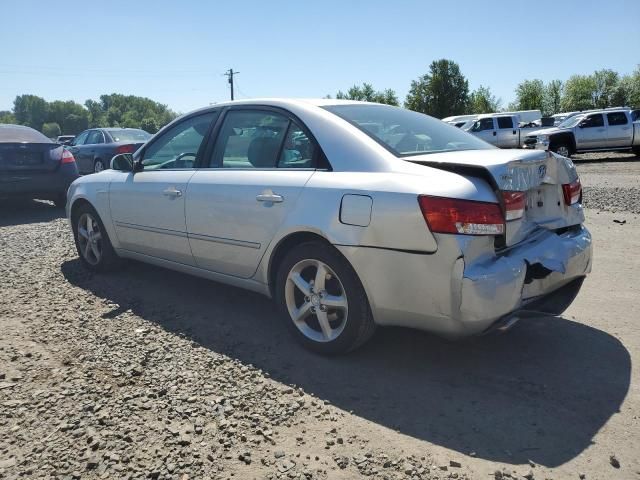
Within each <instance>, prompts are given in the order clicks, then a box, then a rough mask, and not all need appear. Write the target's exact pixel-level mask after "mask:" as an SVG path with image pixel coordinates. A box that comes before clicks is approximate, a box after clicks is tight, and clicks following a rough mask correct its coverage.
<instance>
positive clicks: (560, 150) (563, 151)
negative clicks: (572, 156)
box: [556, 145, 569, 158]
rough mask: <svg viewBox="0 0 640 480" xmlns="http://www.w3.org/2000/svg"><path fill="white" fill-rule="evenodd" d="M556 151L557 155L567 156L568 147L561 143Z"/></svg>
mask: <svg viewBox="0 0 640 480" xmlns="http://www.w3.org/2000/svg"><path fill="white" fill-rule="evenodd" d="M556 153H557V154H558V155H562V156H563V157H567V158H569V147H566V146H564V145H561V146H559V147H558V148H557V149H556Z"/></svg>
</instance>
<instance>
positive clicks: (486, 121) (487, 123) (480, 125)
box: [471, 118, 493, 132]
mask: <svg viewBox="0 0 640 480" xmlns="http://www.w3.org/2000/svg"><path fill="white" fill-rule="evenodd" d="M482 130H493V118H482V119H480V120H478V121H476V123H474V124H473V127H471V131H472V132H481V131H482Z"/></svg>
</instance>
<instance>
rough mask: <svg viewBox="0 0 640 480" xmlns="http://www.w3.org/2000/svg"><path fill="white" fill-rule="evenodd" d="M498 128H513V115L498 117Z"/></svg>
mask: <svg viewBox="0 0 640 480" xmlns="http://www.w3.org/2000/svg"><path fill="white" fill-rule="evenodd" d="M497 120H498V128H508V129H509V130H513V120H512V119H511V117H498V118H497Z"/></svg>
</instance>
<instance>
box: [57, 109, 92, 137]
mask: <svg viewBox="0 0 640 480" xmlns="http://www.w3.org/2000/svg"><path fill="white" fill-rule="evenodd" d="M87 128H89V116H88V115H78V114H75V113H70V114H69V115H67V116H66V117H65V118H64V124H63V130H64V133H65V134H66V135H77V134H79V133H80V132H82V131H83V130H86V129H87Z"/></svg>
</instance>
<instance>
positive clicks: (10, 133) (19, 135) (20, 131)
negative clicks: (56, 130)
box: [0, 125, 53, 143]
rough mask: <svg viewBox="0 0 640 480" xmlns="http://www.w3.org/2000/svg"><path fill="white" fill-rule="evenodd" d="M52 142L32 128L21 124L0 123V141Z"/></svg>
mask: <svg viewBox="0 0 640 480" xmlns="http://www.w3.org/2000/svg"><path fill="white" fill-rule="evenodd" d="M25 142H27V143H53V142H52V141H51V140H50V139H48V138H47V137H45V136H44V135H43V134H41V133H40V132H38V131H37V130H34V129H33V128H29V127H23V126H21V125H0V143H25Z"/></svg>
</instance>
